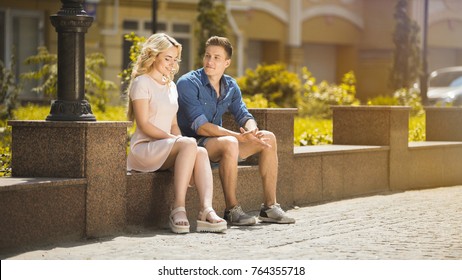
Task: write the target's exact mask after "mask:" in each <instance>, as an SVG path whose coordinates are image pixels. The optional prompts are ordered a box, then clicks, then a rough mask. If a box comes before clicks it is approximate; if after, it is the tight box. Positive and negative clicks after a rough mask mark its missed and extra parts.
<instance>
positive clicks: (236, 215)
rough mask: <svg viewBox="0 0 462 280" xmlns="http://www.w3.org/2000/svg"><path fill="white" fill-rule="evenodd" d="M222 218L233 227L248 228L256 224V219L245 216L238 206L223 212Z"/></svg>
mask: <svg viewBox="0 0 462 280" xmlns="http://www.w3.org/2000/svg"><path fill="white" fill-rule="evenodd" d="M223 218H224V219H225V220H226V221H227V222H228V224H229V225H235V226H250V225H254V224H256V223H257V219H256V218H255V217H254V216H250V215H247V214H246V213H245V212H244V211H243V210H242V208H241V206H240V205H236V206H234V207H233V208H232V209H230V210H225V215H224V217H223Z"/></svg>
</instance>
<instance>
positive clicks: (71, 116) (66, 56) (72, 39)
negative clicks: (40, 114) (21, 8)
mask: <svg viewBox="0 0 462 280" xmlns="http://www.w3.org/2000/svg"><path fill="white" fill-rule="evenodd" d="M83 1H84V0H61V2H62V4H63V6H62V8H61V10H60V11H58V13H57V14H55V15H52V16H50V20H51V23H52V24H53V26H54V27H55V29H56V32H57V33H58V98H57V100H54V101H53V103H52V104H51V109H50V114H49V115H48V116H47V118H46V120H47V121H96V118H95V116H94V115H93V112H92V111H91V106H90V103H88V101H86V100H84V96H85V33H86V32H87V30H88V28H89V27H90V26H91V24H92V22H93V18H92V17H91V16H88V15H87V13H86V12H85V11H84V9H83V6H82V3H83Z"/></svg>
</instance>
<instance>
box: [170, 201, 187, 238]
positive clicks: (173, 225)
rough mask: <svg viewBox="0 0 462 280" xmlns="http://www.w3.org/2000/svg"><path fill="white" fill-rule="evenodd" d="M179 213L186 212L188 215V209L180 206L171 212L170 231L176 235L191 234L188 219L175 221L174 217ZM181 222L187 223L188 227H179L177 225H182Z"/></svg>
mask: <svg viewBox="0 0 462 280" xmlns="http://www.w3.org/2000/svg"><path fill="white" fill-rule="evenodd" d="M178 212H185V213H186V209H185V208H184V207H183V206H180V207H177V208H175V209H173V210H172V211H171V212H170V215H169V216H168V222H169V226H170V229H171V230H172V232H174V233H189V221H188V219H184V218H181V219H177V220H173V216H175V214H176V213H178ZM181 222H186V223H187V224H188V225H186V226H185V225H177V223H181Z"/></svg>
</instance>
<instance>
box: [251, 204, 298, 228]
mask: <svg viewBox="0 0 462 280" xmlns="http://www.w3.org/2000/svg"><path fill="white" fill-rule="evenodd" d="M258 218H259V219H260V220H261V221H262V222H265V223H276V224H293V223H295V219H294V218H290V217H288V216H287V215H286V213H285V212H284V210H282V208H281V205H279V204H277V203H276V204H274V205H271V206H265V205H264V204H262V205H261V208H260V216H259V217H258Z"/></svg>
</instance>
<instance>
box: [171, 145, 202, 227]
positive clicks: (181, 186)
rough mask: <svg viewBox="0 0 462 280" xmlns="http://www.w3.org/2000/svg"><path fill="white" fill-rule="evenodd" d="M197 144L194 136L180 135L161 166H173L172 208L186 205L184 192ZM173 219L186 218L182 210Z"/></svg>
mask: <svg viewBox="0 0 462 280" xmlns="http://www.w3.org/2000/svg"><path fill="white" fill-rule="evenodd" d="M196 151H197V144H196V141H195V139H194V138H188V137H181V138H178V140H177V141H176V142H175V144H174V146H173V148H172V151H171V152H170V155H169V156H168V158H167V160H166V161H165V163H164V165H163V166H162V168H163V169H166V168H170V167H171V166H172V165H173V166H174V171H173V172H174V176H173V186H174V200H173V209H175V208H177V207H180V206H183V207H184V206H185V205H186V193H187V191H188V185H189V181H190V178H191V175H192V172H193V169H194V164H195V161H196V153H197V152H196ZM174 219H175V220H177V219H186V220H187V217H186V214H185V213H184V212H178V213H177V214H175V217H174ZM178 225H187V223H178Z"/></svg>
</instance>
